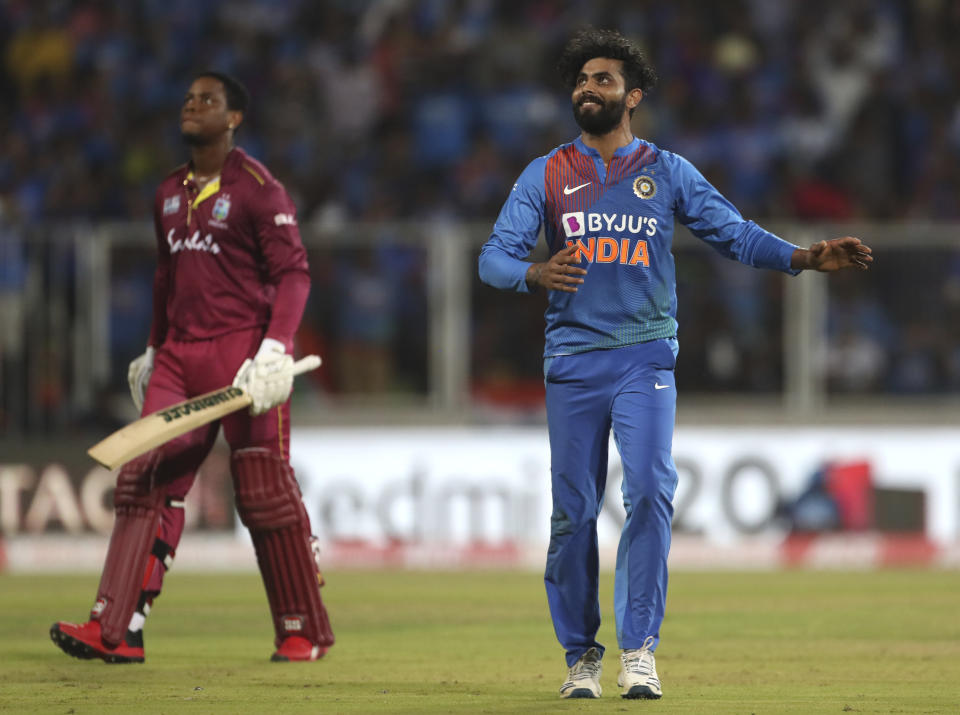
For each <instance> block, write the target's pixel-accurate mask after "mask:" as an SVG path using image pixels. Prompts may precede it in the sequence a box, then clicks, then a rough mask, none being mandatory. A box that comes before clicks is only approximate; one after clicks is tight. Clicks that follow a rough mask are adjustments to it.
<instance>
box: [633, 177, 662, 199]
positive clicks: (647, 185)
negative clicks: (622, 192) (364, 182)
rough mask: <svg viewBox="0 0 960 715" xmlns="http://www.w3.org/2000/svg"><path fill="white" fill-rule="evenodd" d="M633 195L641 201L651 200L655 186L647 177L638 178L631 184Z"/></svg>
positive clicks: (655, 189) (655, 190)
mask: <svg viewBox="0 0 960 715" xmlns="http://www.w3.org/2000/svg"><path fill="white" fill-rule="evenodd" d="M633 193H635V194H636V195H637V196H639V197H640V198H641V199H652V198H653V197H654V195H655V194H656V193H657V185H656V183H654V181H653V179H651V178H650V177H649V176H638V177H637V178H636V181H634V182H633Z"/></svg>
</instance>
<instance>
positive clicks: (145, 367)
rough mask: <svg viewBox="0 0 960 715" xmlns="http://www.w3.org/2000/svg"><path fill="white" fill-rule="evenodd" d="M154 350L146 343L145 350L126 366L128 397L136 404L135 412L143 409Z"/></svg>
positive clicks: (151, 372)
mask: <svg viewBox="0 0 960 715" xmlns="http://www.w3.org/2000/svg"><path fill="white" fill-rule="evenodd" d="M155 354H156V350H154V349H153V346H151V345H148V346H147V349H146V351H145V352H144V353H143V355H141V356H140V357H138V358H135V359H134V360H133V361H132V362H131V363H130V367H128V368H127V382H129V383H130V397H132V398H133V404H135V405H136V406H137V412H142V411H143V398H144V396H145V395H146V394H147V385H148V384H150V376H151V375H152V374H153V357H154V355H155Z"/></svg>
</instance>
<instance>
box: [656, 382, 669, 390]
mask: <svg viewBox="0 0 960 715" xmlns="http://www.w3.org/2000/svg"><path fill="white" fill-rule="evenodd" d="M668 387H670V385H661V384H660V383H659V382H656V383H654V385H653V389H654V390H666V389H667V388H668Z"/></svg>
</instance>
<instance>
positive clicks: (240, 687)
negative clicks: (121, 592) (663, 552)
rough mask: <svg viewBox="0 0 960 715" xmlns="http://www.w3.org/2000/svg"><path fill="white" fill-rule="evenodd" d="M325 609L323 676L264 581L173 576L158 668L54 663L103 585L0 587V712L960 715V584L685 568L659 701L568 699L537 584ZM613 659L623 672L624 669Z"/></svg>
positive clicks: (339, 589)
mask: <svg viewBox="0 0 960 715" xmlns="http://www.w3.org/2000/svg"><path fill="white" fill-rule="evenodd" d="M327 582H328V585H327V587H326V588H325V589H324V597H325V599H326V601H327V604H328V606H329V609H330V613H331V620H332V622H333V626H334V630H335V631H336V634H337V638H338V642H337V645H336V646H335V647H334V648H333V649H332V650H331V652H330V653H329V654H328V655H327V656H326V658H324V659H323V660H321V661H320V662H317V663H295V664H278V663H270V662H268V658H269V656H270V653H271V651H272V632H271V628H270V625H269V622H268V617H267V609H266V599H265V597H264V595H263V591H262V588H261V586H260V583H259V580H258V577H257V576H256V574H232V575H229V576H218V575H203V574H193V573H177V572H176V571H173V572H171V574H170V576H169V579H168V589H167V592H166V593H165V594H164V595H163V597H162V598H161V599H160V600H159V601H158V603H157V604H156V606H157V607H156V608H155V610H154V613H153V614H152V615H151V616H150V618H149V620H148V623H147V631H146V646H147V663H146V664H144V665H114V666H108V665H106V664H104V663H102V662H100V661H96V662H92V661H79V660H75V659H73V658H69V657H68V656H66V655H64V654H63V653H61V652H60V651H59V650H58V649H57V648H56V647H55V646H54V645H53V644H52V643H51V642H50V639H49V637H48V635H47V631H48V628H49V626H50V624H51V623H52V622H53V621H54V620H56V619H66V620H80V619H83V618H84V617H85V615H86V608H87V607H88V606H89V604H90V601H91V600H92V597H93V595H94V592H95V589H96V585H97V576H96V575H89V574H87V575H70V576H65V575H57V576H36V575H10V574H0V712H16V713H21V712H50V713H77V714H80V713H132V712H136V713H192V712H198V713H200V712H202V713H219V712H224V713H227V712H229V713H246V712H251V713H275V712H348V713H352V712H386V713H432V712H464V711H468V712H567V711H571V712H581V711H584V712H586V711H589V712H598V713H599V712H629V711H644V712H654V711H656V712H658V713H757V714H758V715H760V714H761V713H762V714H766V713H783V712H790V713H843V712H856V713H956V712H958V711H960V572H956V571H878V572H864V573H849V574H847V573H837V572H809V571H789V572H781V573H689V572H688V573H676V574H675V575H674V576H673V578H672V580H671V584H670V599H669V602H668V614H667V620H666V622H665V623H664V628H663V638H664V641H663V644H662V645H661V647H660V649H659V650H658V652H657V656H658V662H657V666H658V671H659V674H660V677H661V679H662V681H663V684H664V692H665V696H664V698H663V700H660V701H657V702H651V701H625V700H622V699H621V698H620V697H619V696H618V695H617V689H616V676H617V667H616V664H617V659H616V657H615V655H614V653H615V652H616V648H615V638H614V635H613V618H612V614H611V606H610V604H611V602H612V595H611V592H612V576H611V575H609V574H607V575H605V576H604V578H603V586H604V590H603V592H602V593H601V597H602V599H603V600H602V604H603V613H604V626H603V628H602V630H601V634H600V635H601V637H600V640H601V641H602V642H604V643H605V644H607V645H608V647H610V649H611V651H610V653H609V655H608V657H607V659H606V662H607V669H606V671H605V672H604V675H603V680H602V683H603V687H604V697H603V698H602V699H601V700H599V701H562V700H560V699H559V698H558V696H557V689H558V688H559V686H560V683H561V681H562V680H563V676H564V675H565V668H564V664H563V658H562V652H561V650H560V647H559V646H558V645H557V643H556V641H555V640H554V637H553V631H552V628H551V626H550V622H549V618H548V615H547V611H546V599H545V596H544V594H543V587H542V581H541V580H540V578H539V577H538V576H537V575H536V574H529V573H516V572H496V573H474V572H468V573H410V572H397V571H388V572H369V571H362V572H361V571H358V572H341V573H330V574H328V575H327ZM611 656H613V657H611Z"/></svg>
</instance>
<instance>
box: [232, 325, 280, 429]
mask: <svg viewBox="0 0 960 715" xmlns="http://www.w3.org/2000/svg"><path fill="white" fill-rule="evenodd" d="M233 386H234V387H239V388H241V389H242V390H243V391H244V392H246V393H247V394H248V395H250V398H251V399H252V400H253V403H252V404H251V405H250V414H251V415H253V416H254V417H256V416H257V415H262V414H263V413H264V412H266V411H267V410H270V409H272V408H274V407H276V406H277V405H282V404H283V403H284V402H286V401H287V398H288V397H290V392H291V391H292V390H293V356H292V355H287V352H286V348H285V347H284V345H283V343H281V342H280V341H279V340H274V339H273V338H264V339H263V342H262V343H261V344H260V349H259V350H257V354H256V355H254V356H253V360H251V359H250V358H247V359H246V360H244V361H243V364H242V365H241V366H240V369H239V370H238V371H237V376H236V377H235V378H233Z"/></svg>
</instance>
